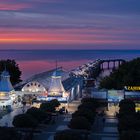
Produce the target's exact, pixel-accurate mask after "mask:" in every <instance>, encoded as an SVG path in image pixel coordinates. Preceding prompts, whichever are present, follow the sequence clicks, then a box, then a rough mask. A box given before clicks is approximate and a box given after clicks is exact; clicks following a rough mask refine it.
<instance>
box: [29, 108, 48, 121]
mask: <svg viewBox="0 0 140 140" xmlns="http://www.w3.org/2000/svg"><path fill="white" fill-rule="evenodd" d="M26 113H27V114H29V115H31V116H33V117H34V118H35V119H37V120H38V121H39V122H41V121H43V120H45V119H46V118H47V113H45V112H44V111H43V110H41V109H38V108H35V107H32V108H30V109H28V110H27V112H26Z"/></svg>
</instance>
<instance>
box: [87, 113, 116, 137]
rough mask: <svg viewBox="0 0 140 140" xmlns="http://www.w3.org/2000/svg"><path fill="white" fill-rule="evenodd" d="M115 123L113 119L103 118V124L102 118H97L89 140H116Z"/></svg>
mask: <svg viewBox="0 0 140 140" xmlns="http://www.w3.org/2000/svg"><path fill="white" fill-rule="evenodd" d="M117 123H118V121H117V119H116V118H115V117H109V116H105V122H103V119H102V117H100V116H97V117H96V119H95V123H94V125H93V128H92V133H91V135H90V137H89V140H118V130H117Z"/></svg>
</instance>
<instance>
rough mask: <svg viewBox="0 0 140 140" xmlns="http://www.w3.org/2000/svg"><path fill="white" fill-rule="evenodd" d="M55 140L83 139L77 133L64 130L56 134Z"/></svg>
mask: <svg viewBox="0 0 140 140" xmlns="http://www.w3.org/2000/svg"><path fill="white" fill-rule="evenodd" d="M54 140H83V137H82V136H81V135H80V134H79V133H77V132H74V131H71V130H63V131H60V132H57V133H56V134H55V136H54Z"/></svg>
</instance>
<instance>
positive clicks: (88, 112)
mask: <svg viewBox="0 0 140 140" xmlns="http://www.w3.org/2000/svg"><path fill="white" fill-rule="evenodd" d="M79 116H83V117H85V118H86V119H88V121H89V122H90V123H93V122H94V118H95V113H93V112H92V110H90V109H85V108H81V109H79V110H77V111H76V112H74V113H73V114H72V118H75V117H79Z"/></svg>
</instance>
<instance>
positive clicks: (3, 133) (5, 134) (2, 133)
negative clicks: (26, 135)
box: [0, 127, 21, 140]
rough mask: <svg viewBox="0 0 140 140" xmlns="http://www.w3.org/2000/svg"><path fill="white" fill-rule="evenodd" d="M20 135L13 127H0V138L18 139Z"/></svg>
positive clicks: (5, 139) (4, 139)
mask: <svg viewBox="0 0 140 140" xmlns="http://www.w3.org/2000/svg"><path fill="white" fill-rule="evenodd" d="M20 139H21V136H20V134H19V133H17V132H16V130H15V129H14V128H10V127H0V140H20Z"/></svg>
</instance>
